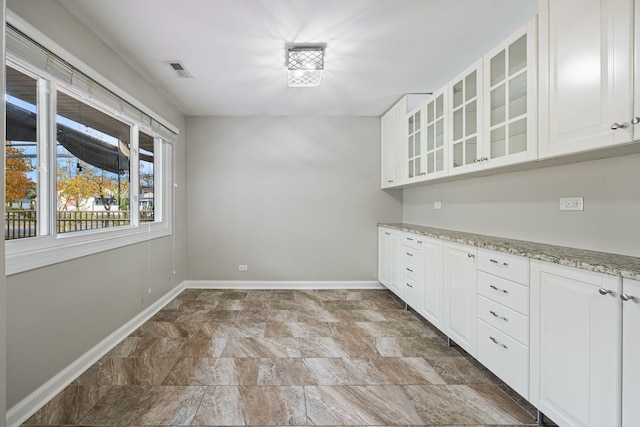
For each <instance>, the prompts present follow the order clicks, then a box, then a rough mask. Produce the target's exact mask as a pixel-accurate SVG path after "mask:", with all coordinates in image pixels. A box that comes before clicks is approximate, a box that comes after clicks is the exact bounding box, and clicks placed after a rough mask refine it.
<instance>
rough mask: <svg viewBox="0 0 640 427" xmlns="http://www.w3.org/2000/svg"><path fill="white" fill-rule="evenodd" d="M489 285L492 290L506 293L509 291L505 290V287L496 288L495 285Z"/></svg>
mask: <svg viewBox="0 0 640 427" xmlns="http://www.w3.org/2000/svg"><path fill="white" fill-rule="evenodd" d="M489 287H490V288H491V289H493V290H494V291H498V292H502V293H503V294H508V293H509V291H508V290H506V289H500V288H498V287H497V286H493V285H489Z"/></svg>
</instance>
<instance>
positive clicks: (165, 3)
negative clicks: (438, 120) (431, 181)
mask: <svg viewBox="0 0 640 427" xmlns="http://www.w3.org/2000/svg"><path fill="white" fill-rule="evenodd" d="M58 1H59V3H60V4H62V5H63V6H64V7H65V8H66V9H67V10H68V11H69V12H70V13H72V14H73V15H75V16H76V17H77V18H79V19H80V20H82V21H83V22H85V24H86V26H87V27H88V28H90V29H91V30H92V31H94V32H95V33H96V35H97V36H98V37H99V38H101V39H102V40H103V41H104V42H105V43H107V44H108V45H109V46H110V47H111V48H112V49H113V50H115V51H116V52H117V53H118V54H119V55H120V56H122V57H123V58H124V60H125V61H127V62H128V63H129V64H130V65H131V66H132V67H133V68H134V69H136V70H137V71H138V72H140V73H141V74H142V75H144V76H146V78H147V79H148V81H149V82H151V83H152V84H153V85H154V86H156V87H157V88H158V89H159V90H160V91H161V92H163V93H165V94H166V95H167V97H168V98H169V99H170V100H171V101H172V102H173V103H174V104H175V105H176V106H177V107H178V109H180V111H182V112H183V113H184V114H186V115H225V116H231V115H232V116H235V115H374V116H378V115H381V114H382V113H384V112H385V111H386V110H387V109H388V108H389V107H390V106H391V105H392V104H393V103H394V102H395V101H396V100H397V99H399V98H400V97H401V96H402V95H403V94H405V93H423V92H432V91H435V90H438V89H439V88H440V87H441V86H442V85H444V84H445V83H446V82H447V81H448V80H449V79H450V78H451V77H453V76H454V75H455V74H456V73H458V72H460V71H462V70H463V69H464V68H465V67H466V66H467V65H470V64H471V63H472V62H473V61H474V60H476V59H477V58H479V57H480V56H481V55H482V54H483V53H485V52H487V51H488V50H489V49H491V48H492V47H493V46H494V45H495V44H497V43H499V42H500V41H501V40H502V39H504V38H505V37H506V36H508V35H509V34H510V33H511V32H513V31H514V30H515V29H517V28H518V27H520V26H521V25H523V24H524V23H525V22H526V21H527V20H528V19H530V18H531V17H533V16H534V15H535V13H536V10H537V0H179V1H178V0H108V1H95V0H58ZM287 42H296V43H312V42H324V43H327V49H326V58H325V59H326V60H325V72H324V75H323V79H322V84H321V85H320V87H317V88H289V87H288V86H287V72H286V66H285V51H284V45H285V43H287ZM168 60H180V61H182V62H183V63H184V65H185V67H186V68H187V69H188V70H189V71H190V72H191V74H192V75H193V78H192V79H179V78H178V77H177V76H176V75H175V74H174V73H173V71H172V70H171V68H170V67H169V66H168V65H167V64H165V61H168Z"/></svg>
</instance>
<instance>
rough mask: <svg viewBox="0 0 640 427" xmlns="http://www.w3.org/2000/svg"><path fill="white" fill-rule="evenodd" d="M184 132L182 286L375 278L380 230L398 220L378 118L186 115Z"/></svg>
mask: <svg viewBox="0 0 640 427" xmlns="http://www.w3.org/2000/svg"><path fill="white" fill-rule="evenodd" d="M187 134H188V135H189V145H188V147H187V164H188V169H187V188H188V200H189V209H188V211H187V242H188V244H187V255H188V256H187V277H188V279H194V280H327V281H329V280H375V279H376V277H377V255H376V247H377V234H376V223H377V222H380V221H399V220H400V219H401V218H402V203H401V197H402V195H401V192H400V191H395V192H385V191H382V190H380V120H379V118H377V117H270V118H269V117H189V118H188V119H187ZM238 264H247V265H248V266H249V271H247V272H238Z"/></svg>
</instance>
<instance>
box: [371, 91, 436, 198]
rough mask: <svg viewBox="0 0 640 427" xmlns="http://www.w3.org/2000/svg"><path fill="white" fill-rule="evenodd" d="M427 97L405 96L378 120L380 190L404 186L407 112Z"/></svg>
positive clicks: (421, 95)
mask: <svg viewBox="0 0 640 427" xmlns="http://www.w3.org/2000/svg"><path fill="white" fill-rule="evenodd" d="M427 96H428V95H426V94H408V95H405V96H403V97H402V98H401V99H400V101H398V102H397V103H396V104H395V105H394V106H393V107H391V109H389V111H387V112H386V113H385V114H384V115H383V116H382V117H381V118H380V141H381V153H380V158H381V169H380V170H381V173H380V178H381V182H380V186H381V188H394V187H400V186H402V185H404V184H406V177H405V176H406V175H407V174H406V167H407V166H406V164H405V159H406V155H407V149H406V148H405V140H406V137H407V112H408V111H411V110H413V109H414V108H416V106H418V105H419V104H420V103H421V102H422V101H424V100H425V99H426V98H427Z"/></svg>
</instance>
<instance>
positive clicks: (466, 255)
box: [443, 243, 477, 357]
mask: <svg viewBox="0 0 640 427" xmlns="http://www.w3.org/2000/svg"><path fill="white" fill-rule="evenodd" d="M476 256H477V249H476V248H475V247H472V246H467V245H461V244H457V243H445V244H444V330H443V331H444V333H445V334H447V335H448V336H449V337H450V338H451V339H452V340H453V341H455V343H456V344H458V345H459V346H460V347H462V348H463V349H464V350H465V351H466V352H467V353H469V354H470V355H471V356H474V357H475V355H476V324H477V321H476V304H477V302H476V300H477V289H476V283H477V268H476Z"/></svg>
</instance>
